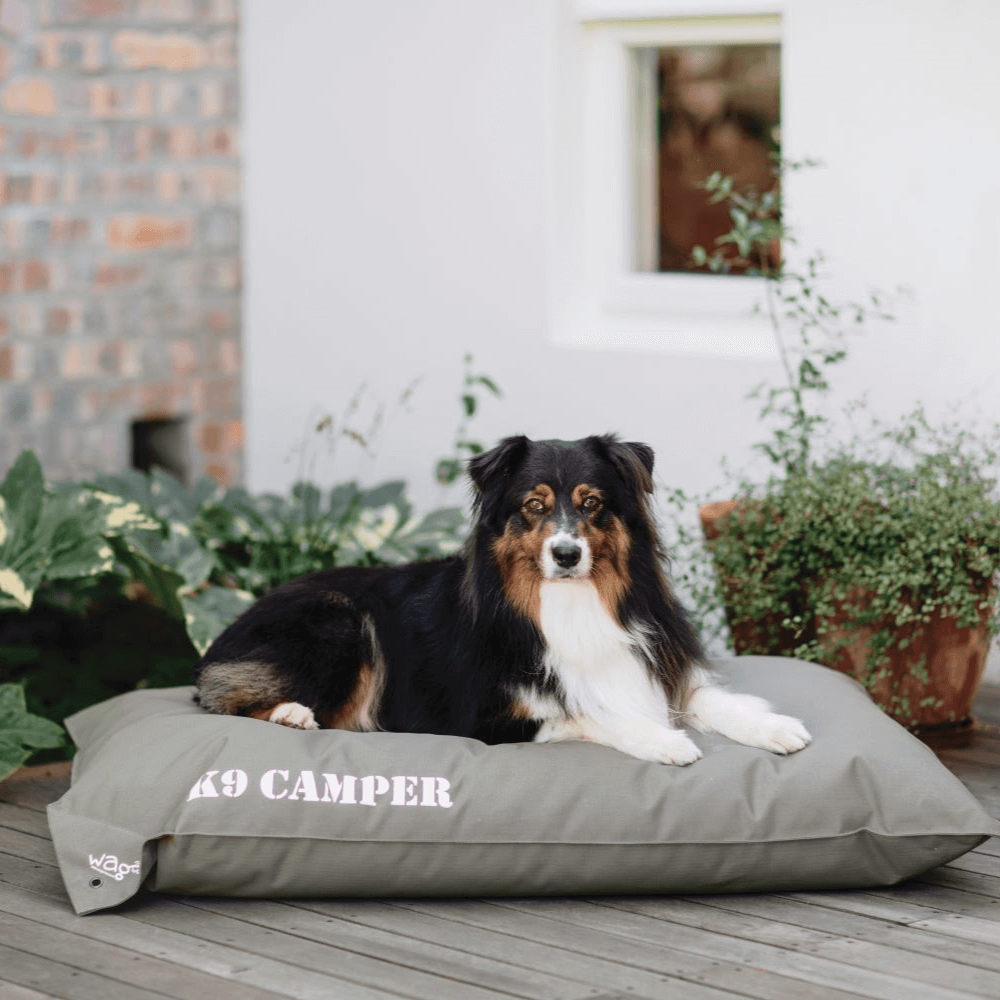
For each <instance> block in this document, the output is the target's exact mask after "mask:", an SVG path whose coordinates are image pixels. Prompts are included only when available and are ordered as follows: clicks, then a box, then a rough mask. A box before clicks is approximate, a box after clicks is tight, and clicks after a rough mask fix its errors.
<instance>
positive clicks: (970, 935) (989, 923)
mask: <svg viewBox="0 0 1000 1000" xmlns="http://www.w3.org/2000/svg"><path fill="white" fill-rule="evenodd" d="M910 926H911V927H919V928H921V929H923V930H929V931H933V932H934V933H935V934H946V935H948V936H949V937H957V938H962V939H963V940H966V941H975V942H978V943H979V944H985V945H989V946H990V947H991V948H992V949H993V950H994V951H996V952H1000V921H998V920H982V919H980V918H979V917H966V916H962V914H960V913H946V914H943V915H942V916H940V917H931V918H928V919H927V920H917V921H914V922H913V923H912V924H911V925H910ZM953 947H954V945H953V944H951V943H949V945H948V948H949V952H948V953H949V954H952V952H951V951H950V949H951V948H953ZM991 954H992V952H991Z"/></svg>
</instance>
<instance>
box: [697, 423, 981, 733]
mask: <svg viewBox="0 0 1000 1000" xmlns="http://www.w3.org/2000/svg"><path fill="white" fill-rule="evenodd" d="M880 443H882V444H883V445H885V446H886V447H885V449H884V450H885V454H883V455H877V454H871V453H869V454H862V455H860V456H859V455H858V454H857V452H856V449H854V448H850V447H848V448H843V449H841V450H840V451H838V452H836V453H834V454H833V455H831V456H830V457H829V458H827V459H826V460H825V461H823V462H821V463H820V462H817V463H813V464H812V465H811V466H810V467H809V469H808V470H807V472H806V473H805V474H803V475H800V476H795V477H792V478H789V479H778V478H773V479H771V480H770V481H769V482H768V483H766V484H765V485H763V486H761V487H751V486H746V487H745V488H744V490H743V491H742V493H741V496H740V499H739V502H738V504H737V506H736V508H735V509H734V510H733V512H732V513H731V514H729V515H728V516H727V517H726V518H725V519H724V521H723V522H722V523H721V524H717V527H718V528H719V529H720V534H719V537H718V538H717V539H715V540H714V541H712V542H711V543H709V549H710V551H711V557H712V560H713V562H714V566H715V570H716V573H717V577H718V582H719V583H718V585H719V592H720V596H721V597H722V599H723V600H724V602H725V605H726V611H727V615H728V620H729V625H730V628H731V629H733V630H737V631H739V630H741V629H742V630H743V634H744V635H745V636H746V635H750V636H752V640H751V644H752V645H753V646H754V649H753V651H755V652H761V653H784V654H791V655H796V656H800V657H803V658H805V659H810V660H814V661H816V662H820V663H827V664H830V665H833V664H834V663H835V662H837V659H838V656H839V654H840V652H841V650H842V649H843V648H844V647H845V646H846V645H848V644H849V643H850V642H851V641H852V640H853V638H854V637H856V636H857V635H858V634H859V632H862V633H863V634H864V636H865V641H866V642H867V647H868V648H867V658H866V662H865V670H866V675H865V676H864V677H863V678H861V679H862V680H863V682H864V683H865V684H867V685H868V686H869V687H870V688H873V687H874V686H875V685H876V683H877V682H878V681H879V680H880V679H881V678H882V677H883V676H884V674H883V670H884V668H885V666H886V664H887V663H888V662H889V657H890V656H891V655H892V654H893V653H894V652H895V651H898V650H900V649H902V648H905V646H906V645H907V644H910V643H912V642H914V640H915V637H919V636H920V635H921V634H922V632H923V630H924V629H925V628H926V627H927V626H929V625H930V624H931V622H932V620H933V619H934V618H935V617H938V618H940V617H944V618H952V619H954V620H955V623H956V625H957V626H958V627H960V628H974V627H981V628H983V629H984V630H985V631H986V632H987V633H988V634H990V635H995V634H996V633H997V630H998V600H997V591H996V580H997V574H998V573H1000V493H998V491H997V481H996V479H995V478H993V477H991V476H989V475H987V474H986V473H985V472H984V471H983V470H984V469H988V468H989V467H990V466H991V465H992V466H995V464H996V461H997V453H996V451H995V450H994V449H993V448H991V447H990V446H989V445H985V446H983V447H982V448H980V449H979V450H978V452H977V451H975V450H974V442H973V441H972V440H971V438H970V436H969V435H968V434H966V433H963V432H960V431H958V430H956V429H952V432H951V433H950V435H949V434H945V435H942V434H941V433H936V432H934V431H933V430H932V429H931V428H930V427H929V425H928V424H927V421H926V420H925V418H924V416H923V414H922V413H920V412H919V411H918V412H917V413H916V414H914V415H912V416H911V417H910V419H909V420H908V421H907V423H906V424H905V425H904V428H903V429H902V430H901V431H893V432H886V433H884V434H883V435H882V440H881V442H880ZM862 450H869V451H870V449H862ZM921 668H922V664H920V663H918V662H915V663H914V664H913V666H912V668H911V669H912V670H914V671H919V670H921ZM882 707H883V708H885V709H886V710H888V711H890V712H891V714H893V715H895V716H896V717H897V718H899V719H900V721H903V722H906V721H909V719H910V718H911V717H912V714H913V709H914V708H915V707H916V706H911V705H904V704H897V703H893V700H892V699H890V703H889V704H883V706H882Z"/></svg>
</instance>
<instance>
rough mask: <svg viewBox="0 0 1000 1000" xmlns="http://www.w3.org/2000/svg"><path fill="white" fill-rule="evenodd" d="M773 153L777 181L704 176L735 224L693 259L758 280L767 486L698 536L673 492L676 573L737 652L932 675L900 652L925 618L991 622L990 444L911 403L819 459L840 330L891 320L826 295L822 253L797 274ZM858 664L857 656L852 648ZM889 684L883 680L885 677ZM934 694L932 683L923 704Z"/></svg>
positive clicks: (706, 628)
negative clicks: (765, 347) (742, 186)
mask: <svg viewBox="0 0 1000 1000" xmlns="http://www.w3.org/2000/svg"><path fill="white" fill-rule="evenodd" d="M812 165H814V164H813V163H812V162H811V161H807V162H804V163H789V162H782V163H779V164H778V168H777V169H776V173H775V176H776V182H775V187H774V189H773V190H772V191H769V192H765V193H764V194H759V193H757V192H756V191H753V190H750V191H737V190H736V189H735V188H734V185H733V181H732V178H727V177H723V176H721V175H720V174H714V175H713V176H712V177H710V178H709V179H708V180H707V181H706V182H705V184H704V185H703V186H704V187H705V189H706V190H708V191H709V192H711V194H712V199H711V200H712V201H713V202H720V201H724V202H726V203H727V205H728V208H729V215H730V220H731V223H732V225H731V229H730V231H729V232H728V233H726V234H725V235H723V236H722V237H720V238H719V240H718V241H717V243H718V246H717V247H716V248H715V250H714V251H713V252H712V253H711V254H709V253H708V252H707V251H706V250H705V249H704V248H700V247H699V248H696V250H695V252H694V254H693V256H692V262H693V264H694V265H696V266H702V267H707V268H708V269H709V270H710V271H713V272H726V271H729V270H732V269H733V268H734V267H736V266H739V267H740V268H742V269H745V271H746V273H750V274H754V275H757V276H759V277H762V278H764V279H765V280H764V291H765V296H766V314H767V316H768V318H769V320H770V323H771V328H772V330H773V332H774V335H775V341H776V344H777V347H778V352H779V355H780V358H781V362H782V367H783V373H784V381H783V382H782V383H781V384H778V385H772V386H768V385H763V386H759V387H758V388H757V389H755V390H754V392H753V393H752V394H751V398H756V399H759V400H762V403H763V405H762V407H761V411H760V417H761V420H762V422H763V423H764V424H765V425H767V426H768V427H769V429H770V437H769V438H768V439H767V440H765V441H763V442H761V443H760V444H758V445H756V448H758V449H759V450H760V451H762V452H763V453H764V454H766V455H767V456H768V458H769V459H770V460H771V461H772V462H773V463H774V465H775V466H776V469H777V472H776V474H774V475H773V476H772V477H771V478H770V479H769V480H768V481H767V482H766V483H764V484H763V485H754V484H751V483H743V484H742V485H741V487H740V488H739V489H738V491H737V500H736V505H735V508H734V509H733V510H732V512H731V513H729V514H728V515H727V516H725V517H724V518H720V519H719V520H718V521H716V522H715V525H714V528H715V532H717V537H715V538H713V539H712V540H711V541H710V542H708V543H707V545H706V542H705V540H704V538H703V536H702V535H701V533H700V532H698V531H696V530H693V529H692V528H691V527H690V526H689V525H686V524H685V522H684V520H683V517H682V516H680V511H682V510H683V509H684V507H685V505H686V504H689V502H690V500H691V499H692V498H688V497H686V496H685V495H684V494H683V493H681V492H676V493H675V494H674V495H672V496H671V497H670V498H669V499H670V500H671V502H672V504H673V506H674V508H675V510H676V511H677V512H678V516H677V517H676V518H675V521H676V523H675V526H674V539H673V540H674V543H675V546H676V549H675V551H677V552H678V554H679V555H680V556H681V559H680V560H679V562H680V563H681V565H682V567H683V568H682V571H681V576H680V579H679V584H680V586H681V588H682V589H683V590H684V591H685V594H686V596H688V597H689V598H690V599H692V601H693V604H694V609H695V614H696V615H697V617H698V618H699V620H700V622H701V624H702V633H703V636H704V637H705V638H706V639H708V640H709V641H710V640H711V639H713V638H715V637H717V636H718V635H720V634H723V633H725V630H726V626H727V625H728V628H729V639H730V642H732V640H733V636H734V634H735V635H736V636H738V637H739V646H740V651H741V652H755V653H781V654H786V655H797V656H801V657H804V658H806V659H811V660H815V661H817V662H820V663H826V664H829V665H831V666H832V665H840V666H843V664H844V662H845V661H844V660H843V658H842V652H843V651H844V650H845V649H846V648H847V647H848V646H850V645H851V644H852V643H854V644H856V643H858V642H859V641H860V642H862V643H863V644H864V646H865V649H864V653H863V656H862V660H863V663H864V671H865V676H864V677H862V678H861V679H862V680H863V681H864V683H865V684H866V685H867V686H868V687H869V689H871V690H873V691H874V690H876V689H878V690H881V691H885V690H886V689H887V687H886V685H885V684H881V685H880V682H882V681H885V680H886V678H887V676H888V670H889V664H890V661H891V660H893V659H894V658H898V660H899V662H903V661H906V662H908V664H909V665H908V669H909V671H910V674H911V675H912V676H913V677H915V678H917V679H918V680H921V681H923V682H926V680H927V674H926V669H925V667H926V664H925V663H924V662H923V661H922V660H921V659H920V658H919V657H911V656H897V654H901V653H902V652H903V651H904V650H905V649H906V648H907V647H910V646H915V644H916V643H917V642H919V640H920V638H921V636H922V634H923V631H924V630H925V629H926V628H927V627H928V626H929V625H930V623H931V622H932V621H933V620H935V619H936V620H941V619H954V621H955V624H956V625H957V626H958V627H964V628H972V627H977V628H979V629H982V630H984V631H985V632H987V633H988V634H990V635H994V634H996V632H997V628H998V590H997V583H998V579H1000V577H998V574H1000V493H998V490H997V482H996V480H995V478H993V477H992V475H991V474H990V471H989V470H991V469H995V468H996V466H997V451H996V449H995V448H994V447H993V446H991V445H990V444H989V443H988V442H987V443H982V442H979V441H977V440H976V438H975V437H974V436H973V435H972V434H970V433H968V432H967V431H964V430H962V429H961V428H959V427H957V426H951V427H947V428H944V429H942V430H940V431H938V430H935V429H934V428H932V427H931V426H930V424H929V423H928V421H927V420H926V418H925V416H924V414H923V412H922V411H920V410H919V409H918V410H917V411H915V412H914V413H913V414H911V415H910V417H909V418H908V419H906V420H905V421H904V422H903V423H902V425H901V428H900V429H897V430H892V431H884V430H878V428H877V427H876V429H875V432H874V437H869V438H868V439H867V440H866V441H861V440H854V441H852V442H850V443H849V444H847V445H842V446H840V447H833V448H828V449H827V450H826V452H825V454H823V455H820V456H817V447H816V441H817V431H818V430H819V429H820V428H821V426H822V425H823V424H824V423H825V422H826V417H825V415H824V414H823V413H822V411H821V409H820V403H821V402H822V400H823V398H824V397H825V395H826V394H827V393H828V391H829V389H830V381H829V373H830V371H831V369H832V367H833V366H836V365H838V364H840V363H841V362H843V361H844V359H845V358H846V356H847V349H846V344H847V341H846V334H847V332H848V331H851V330H855V331H860V330H861V329H862V328H863V326H864V324H865V323H866V322H867V321H868V320H869V319H872V318H878V319H891V316H889V315H888V314H887V313H886V312H885V310H884V308H883V305H882V302H881V301H880V299H879V297H878V296H877V295H873V296H871V298H870V300H869V301H868V302H867V303H866V304H864V305H859V304H856V303H848V304H846V305H835V304H833V303H832V302H830V301H829V300H828V299H827V298H826V297H825V296H824V295H823V294H822V292H821V290H820V283H821V274H820V269H821V266H822V257H821V256H820V255H814V256H813V257H810V258H808V259H807V260H806V263H805V266H804V268H803V269H801V270H799V271H796V270H794V269H793V268H791V267H790V266H788V265H787V263H786V253H785V249H784V248H785V247H786V246H787V245H789V244H794V238H793V236H792V234H791V233H790V232H789V231H788V229H787V227H786V225H785V223H784V220H783V217H782V205H781V185H780V181H781V179H782V175H783V174H784V173H785V172H786V171H789V170H798V169H800V168H801V167H804V166H812ZM851 662H852V663H856V662H858V661H857V659H853V658H852V661H851ZM891 686H892V685H890V686H889V687H891ZM896 687H897V689H898V684H897V685H896ZM933 701H935V696H934V693H933V692H931V693H930V694H929V695H928V698H927V699H926V703H930V702H933ZM882 707H883V708H884V709H885V710H886V711H888V712H890V713H891V714H892V715H894V716H895V717H896V718H897V719H899V720H900V721H901V722H904V723H906V722H909V721H911V720H912V719H913V718H914V712H915V709H917V708H918V707H924V705H920V706H918V705H913V704H910V703H909V702H908V701H907V699H906V698H905V697H903V696H898V695H896V694H892V693H890V694H889V695H887V696H884V697H883V701H882Z"/></svg>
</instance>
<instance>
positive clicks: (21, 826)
mask: <svg viewBox="0 0 1000 1000" xmlns="http://www.w3.org/2000/svg"><path fill="white" fill-rule="evenodd" d="M0 788H3V785H0ZM0 828H2V829H4V830H20V831H21V832H22V833H33V834H35V836H37V837H47V836H49V821H48V817H47V816H46V815H45V813H43V812H39V811H38V810H37V809H26V808H25V807H24V806H16V805H14V804H13V803H11V802H0Z"/></svg>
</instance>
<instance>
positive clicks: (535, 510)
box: [524, 497, 545, 514]
mask: <svg viewBox="0 0 1000 1000" xmlns="http://www.w3.org/2000/svg"><path fill="white" fill-rule="evenodd" d="M524 509H525V510H530V511H531V513H532V514H540V513H541V512H542V511H543V510H545V504H543V503H542V501H541V500H539V499H538V498H537V497H532V498H531V499H530V500H525V501H524Z"/></svg>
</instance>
